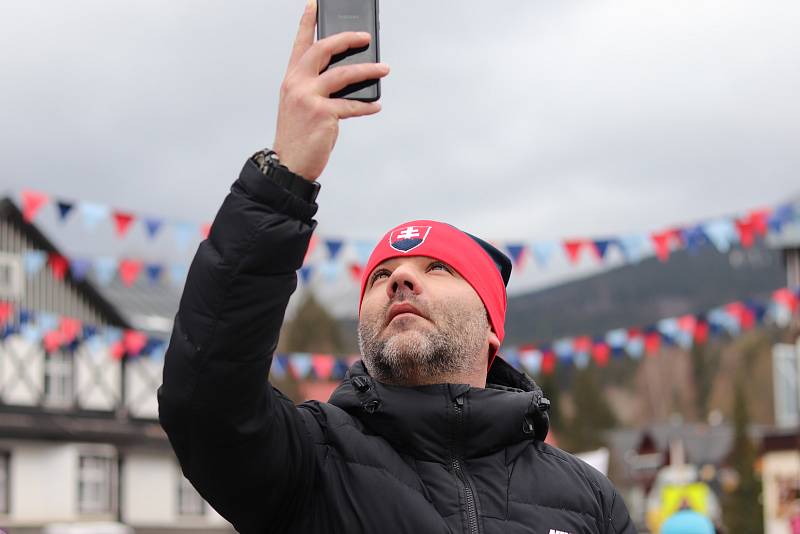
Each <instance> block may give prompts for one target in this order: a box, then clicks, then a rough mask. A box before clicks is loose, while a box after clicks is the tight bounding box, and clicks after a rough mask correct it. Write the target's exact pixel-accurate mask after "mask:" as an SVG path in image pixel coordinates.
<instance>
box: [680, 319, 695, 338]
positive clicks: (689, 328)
mask: <svg viewBox="0 0 800 534" xmlns="http://www.w3.org/2000/svg"><path fill="white" fill-rule="evenodd" d="M678 328H680V329H681V330H683V331H684V332H687V333H689V334H693V333H694V330H695V328H697V317H695V316H694V315H684V316H683V317H679V318H678Z"/></svg>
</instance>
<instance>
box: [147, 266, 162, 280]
mask: <svg viewBox="0 0 800 534" xmlns="http://www.w3.org/2000/svg"><path fill="white" fill-rule="evenodd" d="M145 272H146V273H147V279H148V280H150V283H151V284H157V283H158V280H159V279H160V278H161V273H162V272H164V266H163V265H161V264H160V263H149V264H147V266H146V267H145Z"/></svg>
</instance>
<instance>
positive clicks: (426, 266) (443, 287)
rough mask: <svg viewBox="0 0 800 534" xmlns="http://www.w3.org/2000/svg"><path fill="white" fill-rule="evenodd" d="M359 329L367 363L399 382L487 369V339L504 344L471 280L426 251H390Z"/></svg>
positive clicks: (367, 296) (379, 375)
mask: <svg viewBox="0 0 800 534" xmlns="http://www.w3.org/2000/svg"><path fill="white" fill-rule="evenodd" d="M358 337H359V344H360V346H361V354H362V356H363V358H364V363H365V364H366V366H367V369H368V371H369V372H370V373H371V374H372V375H373V376H374V377H375V378H376V379H378V380H380V381H382V382H387V383H394V384H400V385H416V384H426V383H437V382H446V381H449V380H448V378H449V377H451V376H454V375H459V374H462V373H464V372H468V371H471V370H474V369H476V368H477V366H483V368H484V369H485V367H486V364H487V357H488V351H489V345H490V343H493V344H496V345H499V342H498V341H497V337H496V336H495V335H494V333H493V332H492V330H491V328H490V326H489V322H488V319H487V316H486V309H485V307H484V305H483V302H482V301H481V299H480V297H478V294H477V293H476V292H475V290H474V289H473V288H472V286H470V285H469V283H468V282H467V281H466V280H464V279H463V278H462V277H461V276H460V275H459V274H458V273H457V272H456V271H455V270H454V269H453V268H452V267H450V266H449V265H447V264H446V263H444V262H442V261H440V260H436V259H432V258H428V257H424V256H413V257H400V258H392V259H389V260H386V261H385V262H383V263H381V264H379V265H378V266H377V267H376V268H375V269H374V270H373V271H372V273H370V276H369V279H368V280H367V285H366V288H365V291H364V298H363V300H362V303H361V318H360V321H359V325H358Z"/></svg>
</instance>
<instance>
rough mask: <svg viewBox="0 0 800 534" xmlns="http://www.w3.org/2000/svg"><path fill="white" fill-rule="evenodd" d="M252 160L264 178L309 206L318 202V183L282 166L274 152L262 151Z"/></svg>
mask: <svg viewBox="0 0 800 534" xmlns="http://www.w3.org/2000/svg"><path fill="white" fill-rule="evenodd" d="M252 159H253V161H254V162H255V163H256V164H257V165H258V168H259V169H261V172H262V173H263V174H264V176H266V177H267V178H269V179H270V180H272V181H273V182H275V183H277V184H278V185H280V186H281V187H283V188H284V189H286V190H287V191H289V192H290V193H291V194H293V195H294V196H296V197H299V198H301V199H302V200H305V201H306V202H308V203H309V204H313V203H315V202H316V200H317V196H318V195H319V190H320V184H319V183H318V182H316V181H313V182H312V181H311V180H306V179H305V178H303V177H302V176H300V175H299V174H296V173H293V172H292V171H291V170H289V168H288V167H286V166H285V165H281V163H280V161H279V160H278V157H277V154H276V153H275V152H274V151H272V150H268V149H265V150H261V151H259V152H257V153H256V154H254V155H253V158H252Z"/></svg>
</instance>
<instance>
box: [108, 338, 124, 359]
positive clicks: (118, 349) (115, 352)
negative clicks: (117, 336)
mask: <svg viewBox="0 0 800 534" xmlns="http://www.w3.org/2000/svg"><path fill="white" fill-rule="evenodd" d="M108 350H109V352H110V353H111V356H112V357H113V358H114V359H115V360H121V359H122V357H123V356H125V345H123V344H122V341H117V342H115V343H114V344H113V345H111V347H109V349H108Z"/></svg>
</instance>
